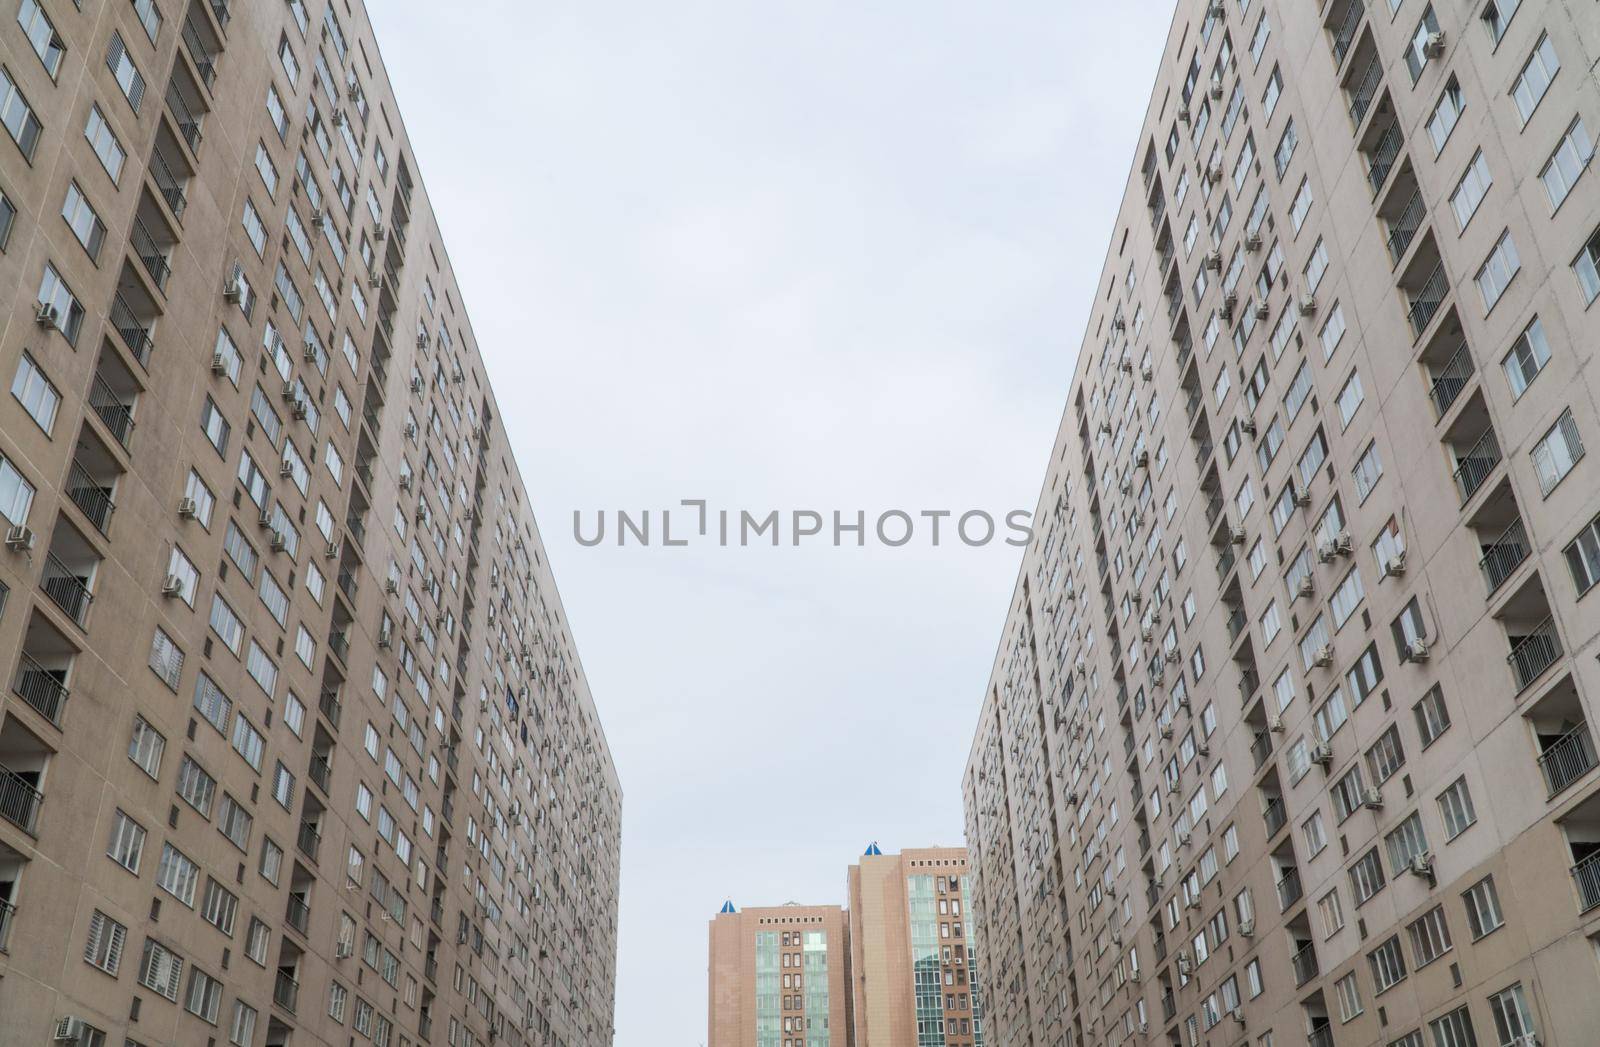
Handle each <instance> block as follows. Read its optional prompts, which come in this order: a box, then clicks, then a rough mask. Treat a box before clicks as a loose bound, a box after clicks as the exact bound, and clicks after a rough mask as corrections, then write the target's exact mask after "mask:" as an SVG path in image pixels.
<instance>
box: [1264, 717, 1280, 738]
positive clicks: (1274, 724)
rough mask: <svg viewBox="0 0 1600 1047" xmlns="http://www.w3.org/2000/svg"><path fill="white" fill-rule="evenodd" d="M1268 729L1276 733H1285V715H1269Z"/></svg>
mask: <svg viewBox="0 0 1600 1047" xmlns="http://www.w3.org/2000/svg"><path fill="white" fill-rule="evenodd" d="M1267 730H1269V731H1271V732H1272V733H1274V734H1282V733H1283V717H1281V716H1269V717H1267Z"/></svg>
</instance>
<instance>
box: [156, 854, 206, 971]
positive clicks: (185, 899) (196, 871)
mask: <svg viewBox="0 0 1600 1047" xmlns="http://www.w3.org/2000/svg"><path fill="white" fill-rule="evenodd" d="M199 878H200V868H199V866H197V865H195V863H194V862H192V861H190V860H189V859H188V857H187V856H185V855H184V854H183V852H182V851H179V850H178V849H177V848H175V847H173V846H172V844H170V843H168V844H163V845H162V848H161V865H160V867H159V868H158V869H157V870H156V886H157V887H160V888H161V889H162V890H163V891H166V892H167V893H168V894H170V895H172V896H173V897H174V898H176V899H178V901H180V902H182V903H183V904H184V905H186V906H188V907H189V908H191V909H193V908H194V888H195V883H196V881H197V880H198V879H199ZM152 988H153V986H152Z"/></svg>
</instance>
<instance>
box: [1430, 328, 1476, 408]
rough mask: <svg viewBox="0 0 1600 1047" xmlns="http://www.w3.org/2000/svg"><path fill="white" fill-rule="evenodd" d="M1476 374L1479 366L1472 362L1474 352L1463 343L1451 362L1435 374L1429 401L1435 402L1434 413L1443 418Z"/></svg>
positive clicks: (1451, 358)
mask: <svg viewBox="0 0 1600 1047" xmlns="http://www.w3.org/2000/svg"><path fill="white" fill-rule="evenodd" d="M1476 373H1477V365H1476V364H1474V363H1473V361H1472V351H1471V350H1469V349H1468V348H1467V343H1466V342H1462V343H1461V344H1460V345H1459V346H1457V347H1456V351H1455V352H1454V353H1451V354H1450V360H1449V362H1447V363H1446V364H1445V365H1444V366H1443V367H1441V368H1440V369H1439V370H1438V372H1437V373H1435V374H1434V376H1433V384H1432V385H1430V386H1429V387H1428V399H1429V400H1432V401H1433V410H1434V413H1435V414H1436V415H1438V416H1439V417H1440V418H1443V417H1444V413H1445V412H1446V411H1448V410H1450V405H1451V404H1453V403H1455V402H1456V398H1457V397H1459V396H1460V395H1461V390H1463V389H1465V388H1466V387H1467V383H1468V382H1469V381H1471V380H1472V376H1473V375H1474V374H1476Z"/></svg>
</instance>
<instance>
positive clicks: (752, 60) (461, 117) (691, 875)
mask: <svg viewBox="0 0 1600 1047" xmlns="http://www.w3.org/2000/svg"><path fill="white" fill-rule="evenodd" d="M371 8H372V17H373V20H374V22H376V24H377V28H378V35H379V42H380V44H381V47H382V51H383V55H384V60H385V62H386V63H387V65H388V68H389V72H390V75H391V76H392V77H393V79H394V80H395V85H396V91H397V93H398V95H399V98H400V103H401V106H402V109H403V111H404V116H405V123H406V126H407V128H408V130H409V131H410V134H411V138H412V141H413V143H414V145H415V149H416V154H417V158H418V161H419V164H420V166H421V173H422V180H423V182H424V183H425V185H426V187H427V190H428V193H429V196H430V197H431V198H432V201H433V206H434V208H435V210H436V212H437V213H438V215H439V220H440V223H441V225H442V226H443V229H444V236H445V241H446V243H447V245H448V247H449V250H450V256H451V259H452V261H453V263H454V265H455V269H456V273H457V276H458V278H459V280H460V283H461V287H462V291H463V294H464V297H465V299H466V305H467V309H468V311H469V313H470V314H471V317H472V323H473V327H474V329H475V331H476V333H477V337H478V340H479V342H480V345H481V348H482V351H483V354H484V356H485V357H486V359H487V361H488V366H489V374H490V378H491V380H492V381H493V382H494V384H495V387H496V390H497V394H498V397H499V401H500V404H501V406H502V408H503V409H506V411H507V416H506V417H505V418H504V421H505V424H506V427H507V429H508V431H509V433H510V435H511V440H512V444H513V446H514V448H515V450H516V454H517V457H518V460H519V461H520V463H521V467H522V473H523V476H524V478H525V479H526V480H527V481H528V483H529V484H530V485H531V494H532V497H533V503H534V508H535V510H536V511H537V513H538V517H539V521H540V525H541V528H542V530H543V534H544V540H545V543H546V545H547V546H548V547H549V552H550V558H551V560H552V561H553V565H554V569H555V572H556V578H557V581H558V583H559V586H560V590H561V597H562V600H563V602H564V603H565V605H566V608H567V611H568V614H569V616H570V619H571V621H572V623H573V629H574V634H575V637H576V639H577V643H578V648H579V652H580V654H581V657H582V660H583V663H584V667H585V670H586V671H587V674H588V678H589V684H590V687H591V689H592V690H593V692H594V695H595V700H596V702H597V703H598V705H599V708H600V714H601V718H602V720H603V722H604V724H605V728H606V733H607V736H608V737H609V740H610V743H611V750H612V753H613V755H614V757H615V759H616V763H617V766H618V768H619V770H620V773H621V776H622V784H623V790H624V794H625V798H624V808H623V809H624V817H623V836H622V855H623V858H622V907H621V956H620V959H619V963H618V979H617V1043H618V1044H619V1045H622V1047H634V1045H639V1044H644V1043H646V1042H655V1043H667V1044H694V1043H699V1042H702V1041H703V1040H704V1038H705V1025H706V974H705V959H706V956H705V952H706V923H707V921H708V920H709V919H710V918H711V917H712V915H713V914H714V913H715V912H716V910H717V909H718V907H719V906H721V904H722V902H723V901H724V899H732V901H733V902H734V904H735V905H739V906H746V905H763V904H780V903H782V902H785V901H789V900H796V901H801V902H807V903H819V904H820V903H836V904H842V903H843V902H844V900H845V899H844V884H845V869H846V867H847V865H849V863H850V862H852V861H854V860H855V858H856V856H858V855H859V854H860V853H861V851H862V849H863V848H864V847H865V846H866V844H867V843H868V842H869V841H872V840H878V841H879V842H880V843H881V845H882V847H883V849H884V850H885V851H890V850H898V849H900V848H902V847H916V846H929V845H935V844H947V845H949V844H959V843H960V842H961V838H962V816H961V795H960V778H961V772H962V769H963V766H964V764H965V761H966V756H967V750H968V747H969V743H970V741H971V736H972V728H973V725H974V723H975V720H976V715H977V708H978V704H979V702H980V700H981V698H982V694H983V689H984V685H985V683H986V680H987V677H988V672H989V667H990V664H991V662H992V661H993V658H994V651H995V647H996V644H997V642H998V640H999V636H1000V630H1001V625H1002V622H1003V617H1004V614H1005V607H1006V601H1007V600H1008V599H1009V596H1010V593H1011V591H1012V587H1013V584H1014V582H1015V575H1016V570H1017V566H1018V564H1019V562H1020V553H1019V550H1017V549H1015V548H1012V547H1009V546H1006V545H1004V544H1001V543H1000V542H998V541H996V542H995V543H993V544H991V545H989V546H986V547H984V548H979V549H973V548H968V547H965V546H963V545H961V544H960V543H958V542H949V541H948V540H946V541H945V542H942V543H941V545H940V546H939V547H938V548H932V547H931V546H930V545H928V544H927V542H926V540H925V535H924V536H919V537H918V538H917V539H915V540H913V542H912V543H911V544H909V545H907V546H905V547H903V548H898V549H894V548H885V547H883V546H881V545H877V544H876V543H875V542H869V545H868V547H867V548H865V549H857V548H854V547H849V548H837V549H836V548H833V547H832V546H831V544H829V543H828V542H826V541H822V540H816V539H813V540H812V541H811V542H810V544H809V545H802V547H801V548H799V549H794V548H789V547H785V548H780V549H772V548H770V547H759V548H744V549H740V548H718V547H716V546H715V545H704V544H702V545H691V546H690V547H688V548H672V549H668V548H662V547H660V546H659V545H657V546H653V547H650V548H633V547H630V548H623V549H619V548H617V547H616V546H615V544H612V543H610V542H608V543H607V544H605V545H602V546H599V547H595V548H585V547H582V546H579V545H578V543H577V542H576V541H574V539H573V527H572V518H573V512H574V510H582V511H583V512H584V513H585V518H586V520H587V521H588V524H587V525H586V526H588V527H589V528H591V529H592V525H593V520H594V513H595V512H596V511H598V510H600V509H607V510H611V511H614V510H617V509H628V510H642V509H646V508H653V509H656V510H658V511H659V509H660V508H662V507H665V506H673V505H676V504H677V503H678V502H679V500H680V499H684V498H704V499H707V500H708V501H709V503H710V504H711V506H712V508H713V509H716V508H727V509H731V510H735V511H737V510H739V509H748V510H750V511H752V512H756V513H759V514H764V513H765V512H766V511H768V510H770V509H779V510H783V511H785V512H787V511H790V510H794V509H815V510H817V511H819V512H822V513H824V514H831V512H832V511H834V510H839V511H841V512H844V513H846V514H847V515H848V516H850V517H853V516H854V514H855V512H856V511H858V510H863V511H866V512H867V513H868V518H869V520H870V519H871V518H873V517H875V516H876V515H877V514H878V513H879V512H881V511H883V510H886V509H896V508H898V509H903V510H906V511H908V512H911V513H913V514H915V513H916V512H918V511H920V510H923V509H950V510H954V511H956V512H961V511H964V510H967V509H984V510H987V511H989V512H991V513H993V514H994V515H996V516H997V517H998V516H1001V515H1003V514H1004V513H1005V512H1006V511H1008V510H1010V509H1013V508H1025V509H1028V510H1031V509H1033V507H1034V504H1035V501H1036V500H1037V497H1038V492H1039V485H1040V482H1041V480H1042V478H1043V475H1044V469H1045V464H1046V460H1047V457H1048V455H1049V452H1050V446H1051V442H1052V440H1053V438H1054V434H1055V430H1056V425H1057V423H1058V421H1059V419H1060V416H1061V411H1062V407H1063V405H1064V403H1065V400H1066V388H1067V382H1068V379H1069V377H1070V375H1071V367H1072V363H1073V359H1074V357H1075V354H1076V350H1077V346H1078V344H1079V342H1080V340H1081V337H1082V330H1083V323H1084V318H1085V316H1086V315H1087V308H1088V305H1089V302H1090V299H1091V298H1092V296H1093V294H1094V290H1095V283H1096V281H1097V279H1098V276H1099V272H1100V268H1101V264H1102V261H1103V259H1104V254H1105V246H1106V243H1107V240H1108V238H1109V235H1110V231H1111V223H1112V220H1113V217H1114V215H1115V211H1116V207H1117V204H1118V201H1119V198H1120V194H1121V191H1122V187H1123V185H1124V183H1125V181H1126V178H1127V174H1128V171H1129V168H1130V162H1131V158H1132V156H1133V153H1134V149H1135V144H1136V143H1135V136H1136V135H1137V133H1138V127H1139V123H1140V120H1141V119H1142V117H1143V114H1144V110H1145V106H1146V103H1147V101H1148V95H1149V85H1150V83H1151V81H1152V79H1153V76H1154V72H1155V63H1156V61H1157V59H1158V58H1159V54H1160V49H1161V46H1162V44H1163V43H1164V40H1165V33H1166V28H1167V25H1168V23H1169V20H1170V16H1171V6H1170V5H1169V4H1168V3H1165V2H1161V3H1154V2H1151V0H1135V2H1132V3H1119V4H1116V5H1113V6H1111V7H1101V6H1098V5H1089V4H1065V3H1060V2H1056V3H1043V2H1001V3H987V4H980V3H970V2H969V3H961V4H955V3H948V2H942V0H919V2H914V3H913V2H903V0H890V2H879V3H872V4H862V3H860V2H856V3H836V2H830V0H821V2H811V3H805V4H801V3H789V4H778V3H771V2H768V3H752V2H746V3H733V2H722V3H713V2H694V0H688V2H680V3H674V4H662V3H659V2H657V3H631V4H623V3H616V2H611V0H589V2H587V3H583V4H562V5H550V4H543V3H538V2H533V3H529V2H525V0H470V2H469V0H459V2H457V3H452V4H440V3H438V2H437V0H430V2H423V0H373V3H372V5H371ZM681 522H685V523H686V522H687V517H684V518H683V520H682V521H681ZM679 523H680V521H679V520H675V521H674V531H675V532H677V533H681V532H680V529H679V527H678V524H679ZM658 526H659V524H658ZM946 538H947V536H946Z"/></svg>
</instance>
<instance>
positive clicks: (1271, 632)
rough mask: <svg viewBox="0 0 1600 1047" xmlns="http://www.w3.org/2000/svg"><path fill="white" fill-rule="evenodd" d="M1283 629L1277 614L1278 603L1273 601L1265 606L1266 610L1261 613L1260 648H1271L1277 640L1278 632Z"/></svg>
mask: <svg viewBox="0 0 1600 1047" xmlns="http://www.w3.org/2000/svg"><path fill="white" fill-rule="evenodd" d="M1282 628H1283V622H1282V620H1281V618H1280V616H1279V614H1278V601H1276V600H1273V601H1271V602H1269V603H1268V604H1267V609H1266V610H1265V611H1263V612H1261V646H1263V647H1268V646H1271V644H1272V641H1273V640H1275V639H1277V637H1278V632H1279V631H1280V630H1281V629H1282Z"/></svg>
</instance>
